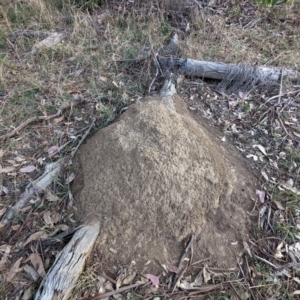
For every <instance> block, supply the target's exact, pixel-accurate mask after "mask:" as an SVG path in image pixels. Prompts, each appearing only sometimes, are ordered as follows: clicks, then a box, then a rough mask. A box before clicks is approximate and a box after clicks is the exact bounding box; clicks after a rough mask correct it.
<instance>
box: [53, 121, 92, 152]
mask: <svg viewBox="0 0 300 300" xmlns="http://www.w3.org/2000/svg"><path fill="white" fill-rule="evenodd" d="M89 127H90V125H88V126H86V127H84V128H82V129H80V130H78V131H77V132H76V133H74V134H73V135H74V136H76V135H77V134H78V133H80V132H81V131H84V130H86V129H87V128H89ZM73 142H74V140H73V139H71V140H69V141H68V142H66V143H65V144H63V145H62V146H60V147H59V149H57V150H56V151H55V152H53V153H52V154H50V155H49V157H52V156H54V155H56V154H58V153H59V152H60V151H61V150H63V149H64V148H66V147H67V146H68V145H69V144H71V143H73Z"/></svg>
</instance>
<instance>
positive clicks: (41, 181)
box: [0, 159, 64, 224]
mask: <svg viewBox="0 0 300 300" xmlns="http://www.w3.org/2000/svg"><path fill="white" fill-rule="evenodd" d="M63 162H64V160H63V159H60V160H58V161H57V162H54V163H50V164H48V165H47V166H46V167H45V172H44V174H43V175H41V176H40V177H39V178H38V179H36V180H35V181H33V182H31V183H29V184H28V185H27V186H26V188H25V191H24V192H23V193H22V194H21V196H20V198H19V201H18V202H17V203H16V204H15V205H14V206H13V207H11V208H8V210H7V212H6V213H5V214H4V217H3V219H2V220H1V223H2V224H8V223H9V221H10V220H11V219H12V217H13V216H14V215H15V214H16V213H17V212H18V210H20V209H21V208H22V207H24V206H25V205H26V204H27V203H28V202H29V200H30V199H32V198H34V197H36V196H37V195H39V194H41V193H42V192H44V191H45V189H46V188H48V186H49V185H50V184H51V183H52V181H53V180H54V179H55V178H56V177H57V176H58V175H59V173H60V171H61V169H62V165H63ZM1 223H0V224H1Z"/></svg>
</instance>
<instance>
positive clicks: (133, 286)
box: [89, 283, 143, 300]
mask: <svg viewBox="0 0 300 300" xmlns="http://www.w3.org/2000/svg"><path fill="white" fill-rule="evenodd" d="M142 284H143V283H135V284H131V285H127V286H124V287H122V288H120V289H118V290H114V291H111V292H107V293H104V294H101V295H96V296H95V297H92V298H89V300H98V299H103V298H108V297H110V296H113V295H116V294H119V293H123V292H125V291H128V290H130V289H133V288H135V287H138V286H140V285H142Z"/></svg>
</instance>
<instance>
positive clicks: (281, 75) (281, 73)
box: [277, 68, 283, 105]
mask: <svg viewBox="0 0 300 300" xmlns="http://www.w3.org/2000/svg"><path fill="white" fill-rule="evenodd" d="M282 78H283V69H282V68H281V70H280V88H279V96H278V101H277V104H278V105H279V104H280V102H281V96H282V95H281V94H282Z"/></svg>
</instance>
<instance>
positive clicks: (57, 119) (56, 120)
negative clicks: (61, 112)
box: [53, 116, 65, 124]
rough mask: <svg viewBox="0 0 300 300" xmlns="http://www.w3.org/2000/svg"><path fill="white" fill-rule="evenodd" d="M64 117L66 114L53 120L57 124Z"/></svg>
mask: <svg viewBox="0 0 300 300" xmlns="http://www.w3.org/2000/svg"><path fill="white" fill-rule="evenodd" d="M64 117H65V116H61V117H59V118H55V119H54V120H53V122H54V123H55V124H58V123H60V122H61V121H62V120H63V119H64Z"/></svg>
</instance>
